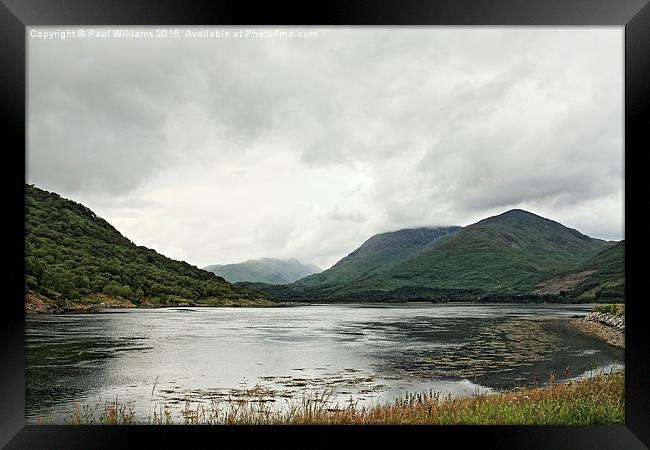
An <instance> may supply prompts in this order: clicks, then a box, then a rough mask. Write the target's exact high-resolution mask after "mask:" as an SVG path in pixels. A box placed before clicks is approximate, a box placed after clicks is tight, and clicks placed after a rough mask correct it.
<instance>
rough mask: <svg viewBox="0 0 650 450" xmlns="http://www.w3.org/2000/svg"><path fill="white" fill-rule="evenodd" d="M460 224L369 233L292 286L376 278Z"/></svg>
mask: <svg viewBox="0 0 650 450" xmlns="http://www.w3.org/2000/svg"><path fill="white" fill-rule="evenodd" d="M460 229H461V227H457V226H454V227H439V228H414V229H405V230H398V231H394V232H390V233H381V234H377V235H375V236H372V237H371V238H370V239H368V240H367V241H365V242H364V243H363V244H362V245H361V246H360V247H359V248H358V249H356V250H355V251H353V252H352V253H350V254H349V255H348V256H346V257H344V258H343V259H341V260H340V261H339V262H337V263H336V264H334V265H333V266H332V267H331V268H330V269H328V270H325V271H323V272H321V273H319V274H316V275H312V276H309V277H306V278H303V279H301V280H299V281H297V282H296V283H294V286H297V287H304V288H319V289H328V288H332V289H333V290H336V289H338V288H339V287H340V286H342V285H349V284H352V283H360V282H363V281H364V280H377V277H378V276H379V275H380V274H381V273H383V272H386V271H388V270H390V269H391V268H393V267H394V266H395V265H397V264H399V263H400V262H402V261H405V260H408V259H409V258H412V257H414V256H415V255H417V254H418V253H420V252H422V251H424V250H426V249H427V248H430V246H432V245H433V244H434V243H435V242H436V241H437V240H438V239H440V238H443V237H445V236H448V235H451V234H453V233H455V232H457V231H458V230H460Z"/></svg>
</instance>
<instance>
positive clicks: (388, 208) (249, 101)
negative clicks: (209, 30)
mask: <svg viewBox="0 0 650 450" xmlns="http://www.w3.org/2000/svg"><path fill="white" fill-rule="evenodd" d="M219 29H220V30H230V31H232V32H234V31H236V30H237V29H238V28H230V29H228V28H219ZM290 29H291V28H283V29H282V30H285V31H286V30H290ZM35 30H41V31H42V30H49V31H52V30H56V28H36V29H35ZM143 30H147V29H144V28H143ZM148 30H153V29H148ZM257 30H260V29H257ZM293 30H295V29H293ZM311 30H315V31H317V32H318V36H317V37H315V38H314V37H312V38H283V37H267V38H260V37H256V38H246V39H237V38H230V39H224V38H222V39H216V38H204V39H192V38H181V39H156V38H153V39H138V38H133V39H112V38H102V39H99V38H95V39H90V38H84V39H81V38H72V39H42V38H38V37H34V38H32V37H28V52H29V54H28V146H27V174H26V179H27V182H28V183H33V184H36V185H37V186H39V187H41V188H43V189H46V190H50V191H55V192H57V193H59V194H61V195H62V196H64V197H67V198H70V199H73V200H75V201H78V202H81V203H83V204H85V205H86V206H88V207H89V208H91V209H92V210H93V211H95V212H96V213H97V214H98V215H100V216H102V217H104V218H105V219H107V220H108V221H109V222H110V223H111V224H113V225H114V226H115V227H116V228H117V229H118V230H119V231H120V232H122V234H124V235H125V236H127V237H128V238H129V239H131V240H132V241H134V242H135V243H136V244H138V245H146V246H147V247H151V248H154V249H156V250H158V251H159V252H161V253H163V254H164V255H166V256H169V257H172V258H175V259H181V260H185V261H187V262H189V263H191V264H194V265H197V266H199V267H203V266H205V265H208V264H216V263H232V262H239V261H243V260H246V259H251V258H257V257H263V256H266V257H278V258H289V257H295V258H298V259H300V260H302V261H305V262H310V263H314V264H317V265H319V266H320V267H322V268H328V267H330V266H331V265H332V264H333V263H335V262H336V261H337V260H338V259H340V258H341V257H343V256H345V255H347V254H348V253H350V252H351V251H352V250H354V249H355V248H356V247H358V246H359V245H360V244H361V243H363V242H364V241H365V240H366V239H367V238H368V237H370V236H371V235H373V234H376V233H380V232H385V231H392V230H397V229H400V228H408V227H415V226H435V225H452V224H456V225H468V224H470V223H473V222H475V221H477V220H479V219H481V218H484V217H487V216H490V215H494V214H498V213H501V212H503V211H506V210H508V209H512V208H523V209H526V210H529V211H531V212H534V213H536V214H539V215H542V216H545V217H548V218H551V219H554V220H557V221H559V222H561V223H563V224H565V225H567V226H570V227H572V228H576V229H578V230H580V231H582V232H583V233H586V234H588V235H590V236H593V237H599V238H604V239H614V240H618V239H622V238H623V237H624V236H623V219H624V211H623V179H624V174H623V28H622V27H616V28H612V27H609V28H587V27H580V28H551V27H535V28H532V27H531V28H477V27H473V28H466V27H413V28H411V27H387V28H379V27H372V28H313V29H311ZM28 36H29V34H28Z"/></svg>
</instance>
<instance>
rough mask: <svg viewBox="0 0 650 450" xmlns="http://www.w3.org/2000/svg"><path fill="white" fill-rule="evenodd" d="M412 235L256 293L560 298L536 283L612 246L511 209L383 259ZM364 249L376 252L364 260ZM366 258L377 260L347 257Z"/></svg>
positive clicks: (385, 239)
mask: <svg viewBox="0 0 650 450" xmlns="http://www.w3.org/2000/svg"><path fill="white" fill-rule="evenodd" d="M411 231H413V230H402V231H399V232H395V233H386V234H384V235H378V236H375V237H373V238H371V239H369V240H368V241H367V242H366V243H365V244H364V245H363V246H361V247H360V248H359V249H358V250H356V251H355V252H353V253H352V254H351V255H350V256H348V257H346V258H343V259H342V260H341V261H339V263H337V264H336V265H335V266H334V267H332V269H330V270H327V271H324V272H323V273H322V274H318V275H312V276H310V277H307V278H305V279H303V280H299V281H298V282H296V283H292V284H290V285H288V286H286V287H268V286H260V285H258V286H257V288H259V289H264V290H265V291H266V292H268V293H269V294H270V295H272V296H275V297H278V298H284V299H310V298H311V299H316V300H315V301H318V300H321V301H323V300H331V301H345V300H367V301H374V300H378V301H381V300H399V299H436V300H477V299H482V300H486V301H489V300H499V299H500V300H512V299H527V298H528V297H531V298H535V297H539V296H541V295H545V296H546V299H552V297H559V294H555V293H540V292H534V291H535V289H536V288H538V285H539V284H540V283H541V282H543V281H545V280H549V279H551V278H553V277H559V276H561V275H566V274H568V273H573V272H575V271H576V270H577V269H580V268H581V267H583V266H584V264H586V263H587V261H590V260H591V258H595V257H596V255H598V254H599V253H600V252H602V251H603V250H606V249H608V248H609V247H611V246H613V245H614V243H612V242H607V241H603V240H599V239H592V238H590V237H589V236H586V235H584V234H581V233H580V232H578V231H576V230H574V229H571V228H567V227H565V226H563V225H562V224H560V223H558V222H555V221H552V220H549V219H545V218H543V217H540V216H537V215H535V214H532V213H529V212H526V211H523V210H519V209H515V210H511V211H508V212H505V213H503V214H500V215H498V216H494V217H490V218H487V219H484V220H481V221H480V222H477V223H475V224H472V225H469V226H467V227H465V228H463V229H460V230H458V229H453V230H452V232H448V233H445V234H444V235H442V236H438V238H437V239H435V240H431V241H429V242H428V243H426V244H421V245H415V246H414V247H413V248H415V250H413V251H404V252H400V251H397V252H396V251H387V252H385V253H384V252H382V249H383V248H384V247H388V248H391V244H392V243H393V242H395V241H398V242H399V241H401V239H398V237H399V236H403V235H404V234H405V233H406V232H411ZM406 234H408V233H406ZM380 237H381V238H380ZM375 238H377V239H375ZM370 243H373V244H376V245H373V246H372V247H371V248H373V251H372V252H367V251H365V249H364V246H366V244H370ZM374 247H377V248H374ZM398 247H399V246H398ZM366 253H369V254H370V255H383V256H384V257H383V258H372V257H367V258H365V259H364V258H360V257H358V256H357V257H356V258H355V257H354V256H353V255H355V254H357V255H364V254H366ZM350 274H352V275H350ZM576 297H577V295H574V296H573V297H572V299H573V300H578V299H577V298H576Z"/></svg>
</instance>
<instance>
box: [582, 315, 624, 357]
mask: <svg viewBox="0 0 650 450" xmlns="http://www.w3.org/2000/svg"><path fill="white" fill-rule="evenodd" d="M569 321H570V322H571V324H573V326H575V327H576V328H577V329H578V330H580V331H582V332H583V333H586V334H590V335H593V336H596V337H599V338H600V339H603V340H605V341H606V342H607V343H608V344H610V345H614V346H616V347H622V348H625V314H621V315H615V314H610V313H606V312H599V311H594V312H591V313H589V314H587V316H585V317H584V318H582V319H570V320H569Z"/></svg>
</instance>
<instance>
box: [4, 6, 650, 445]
mask: <svg viewBox="0 0 650 450" xmlns="http://www.w3.org/2000/svg"><path fill="white" fill-rule="evenodd" d="M0 3H1V4H0V58H2V69H1V70H0V83H1V85H2V86H1V91H2V99H3V100H2V102H0V111H2V122H1V123H2V124H3V135H4V140H5V142H6V143H5V146H4V150H5V151H4V156H5V161H7V160H8V159H11V162H9V163H7V164H9V165H8V167H7V170H5V171H4V174H3V175H4V176H3V177H1V178H2V183H3V191H2V192H3V193H5V195H4V196H3V200H4V203H5V206H7V205H8V209H6V210H5V215H4V217H3V222H4V225H5V226H7V227H8V231H7V232H5V234H4V237H5V240H6V241H5V244H10V245H6V248H7V249H8V250H7V252H8V254H6V255H5V262H6V263H8V264H7V265H6V266H7V267H6V269H5V270H4V275H5V276H6V278H5V281H4V283H5V286H6V287H8V288H9V292H7V293H6V294H5V295H6V297H7V298H5V301H4V307H3V311H2V313H1V314H0V316H1V317H2V325H1V328H0V336H1V339H2V345H1V346H0V348H1V350H0V351H1V352H2V355H1V357H0V367H1V368H0V373H1V378H2V382H1V390H0V398H1V399H3V401H4V405H3V407H2V408H0V445H6V448H29V449H38V448H86V449H88V448H93V449H96V448H129V447H131V446H141V445H143V444H142V443H143V442H144V443H146V446H147V447H162V448H167V447H178V446H180V445H183V446H187V445H192V444H191V443H192V442H193V441H194V440H195V439H198V438H203V439H205V438H207V439H209V441H208V442H212V443H213V444H214V445H221V444H223V443H225V442H227V441H226V440H225V439H227V438H229V437H232V438H237V440H238V441H240V442H243V441H242V432H245V436H246V437H245V438H244V440H247V439H248V438H256V439H264V440H268V441H269V442H272V441H276V443H279V444H282V445H291V444H293V445H296V446H304V445H311V444H312V443H314V442H315V441H318V440H321V441H322V442H323V443H326V442H328V441H330V442H331V444H332V445H338V444H337V443H336V442H339V440H340V439H344V440H347V439H348V438H350V437H352V435H356V436H357V437H359V438H361V439H362V440H361V441H360V442H362V443H363V444H364V445H367V444H371V445H372V444H373V443H374V442H379V441H381V440H383V439H384V438H385V437H386V434H387V433H390V434H391V435H393V436H392V437H397V438H399V439H404V442H405V443H413V444H415V442H417V441H415V439H416V438H421V439H424V442H428V443H429V444H430V445H438V444H439V443H441V442H444V441H448V442H453V443H454V444H458V443H465V442H466V441H467V440H468V439H470V438H471V439H473V440H477V442H479V443H480V445H481V447H482V448H501V449H506V448H513V449H515V448H516V449H521V448H528V449H536V448H540V449H541V448H544V449H547V448H552V449H560V448H566V449H584V448H612V449H636V448H647V447H648V446H650V427H648V425H649V424H650V420H649V419H650V414H649V409H650V408H649V406H650V390H649V389H648V384H649V383H648V382H647V381H646V378H645V371H646V370H647V369H648V368H650V364H649V362H650V358H649V357H648V354H649V353H648V343H649V341H648V332H647V330H648V326H647V324H644V323H643V321H644V320H645V319H644V315H643V314H642V303H643V301H644V300H645V299H643V298H642V296H639V297H636V298H633V297H632V296H631V292H632V291H633V290H634V289H638V287H640V282H638V281H637V280H638V278H637V277H636V276H634V267H635V266H634V265H633V264H631V259H630V255H632V257H633V256H634V255H635V254H636V255H638V254H640V253H641V249H640V247H635V246H637V245H641V243H640V242H639V241H637V240H636V239H637V238H635V237H634V236H638V235H639V234H638V233H636V232H634V231H633V232H632V242H633V244H632V246H630V245H626V248H627V251H626V261H625V264H626V279H627V281H626V299H629V302H628V303H627V306H626V309H627V314H626V316H627V327H626V348H625V365H626V369H625V378H626V380H625V383H626V394H625V425H607V426H588V427H586V426H585V427H580V426H431V427H427V426H421V427H399V426H372V427H352V426H350V427H335V428H336V429H335V430H333V427H311V426H301V427H255V428H254V429H251V428H250V427H228V426H220V427H182V426H168V427H153V426H151V427H149V426H131V427H119V426H117V427H115V426H76V427H75V426H56V425H55V426H40V425H25V402H24V401H25V360H24V356H25V350H24V321H25V316H24V314H25V311H24V300H23V297H24V267H23V263H24V240H23V239H24V182H25V180H24V178H23V176H24V173H25V153H23V152H25V151H26V147H25V145H26V141H25V136H26V132H25V127H26V120H25V118H26V114H25V113H26V102H25V101H26V98H25V93H26V91H25V84H26V81H25V74H26V68H25V64H26V63H25V50H26V33H25V29H26V27H27V26H37V25H156V24H160V25H202V24H205V25H207V24H212V25H260V24H273V25H292V24H293V25H337V24H338V25H484V26H485V25H494V26H511V25H519V26H528V25H545V26H546V25H556V26H563V25H571V26H585V25H610V26H621V27H625V192H626V193H629V192H631V187H630V186H631V185H630V182H631V181H630V180H631V179H633V178H635V177H634V175H633V174H634V171H635V170H642V169H639V166H640V165H638V164H630V161H632V159H633V158H637V159H638V158H639V157H640V156H642V155H643V153H644V150H646V151H647V150H648V149H649V148H650V145H648V139H647V133H646V129H647V128H648V126H647V124H648V123H650V122H648V119H647V117H648V114H647V113H648V109H649V108H648V106H649V103H650V6H649V5H648V0H574V1H571V2H569V1H566V0H545V1H541V0H538V1H532V0H444V1H425V0H401V1H400V2H395V1H390V0H372V1H370V0H366V1H364V0H337V1H330V2H321V3H318V4H314V3H311V2H303V3H301V4H296V5H288V4H282V5H281V4H278V3H275V2H259V4H252V3H251V4H249V3H248V2H234V1H224V0H220V1H208V0H193V1H189V0H184V1H171V0H159V1H146V0H137V1H136V0H131V1H127V0H119V1H118V0H85V1H82V0H59V1H56V2H54V1H51V0H50V1H48V0H0ZM594 107H598V106H597V105H595V106H594ZM642 203H643V202H642ZM646 203H647V202H646ZM635 206H636V207H637V208H638V207H639V206H641V207H643V206H644V205H643V204H641V205H639V204H637V205H635ZM632 207H633V205H630V204H629V195H626V196H625V210H626V217H627V214H630V213H632V212H633V211H632ZM632 229H634V225H633V224H632V223H631V221H630V220H625V239H626V240H629V234H630V230H632ZM19 261H20V262H21V263H18V262H19ZM333 431H334V432H336V434H337V435H338V436H336V440H335V439H334V436H333V435H332V434H331V433H332V432H333ZM280 433H282V434H290V435H291V437H290V439H287V437H281V436H280ZM298 434H299V435H300V436H297V435H298ZM235 435H237V436H235ZM395 435H397V436H395ZM407 445H408V444H407Z"/></svg>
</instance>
